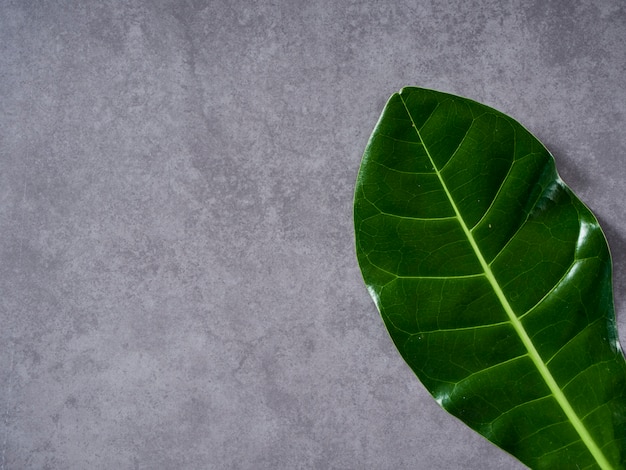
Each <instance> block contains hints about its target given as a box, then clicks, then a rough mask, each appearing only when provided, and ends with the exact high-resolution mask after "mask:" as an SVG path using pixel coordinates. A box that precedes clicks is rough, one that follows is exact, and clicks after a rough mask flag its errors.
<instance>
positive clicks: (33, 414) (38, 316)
mask: <svg viewBox="0 0 626 470" xmlns="http://www.w3.org/2000/svg"><path fill="white" fill-rule="evenodd" d="M0 5H1V7H0V469H3V470H4V469H31V468H32V469H76V470H80V469H116V468H119V469H179V468H180V469H205V468H210V469H277V468H280V469H283V468H284V469H298V468H302V469H309V468H312V469H313V468H316V469H425V470H426V469H427V470H430V469H434V470H436V469H461V468H462V469H466V470H470V469H480V470H484V469H519V468H523V467H522V466H521V465H520V464H519V463H517V462H516V461H515V460H514V459H512V458H511V457H509V456H508V455H506V454H504V453H503V452H501V451H499V450H498V449H496V448H495V447H493V446H492V445H491V444H489V443H488V442H486V441H485V440H483V439H482V438H481V437H479V436H478V435H476V434H474V433H473V432H472V431H470V430H469V429H467V428H466V427H465V426H464V425H462V424H461V423H460V422H458V421H457V420H456V419H454V418H452V417H450V416H449V415H447V414H446V413H445V412H444V411H442V410H441V409H440V408H439V407H438V406H437V405H436V403H435V402H434V401H433V400H432V399H431V398H430V396H429V395H428V394H427V393H426V392H425V391H424V389H423V387H422V386H421V385H420V384H419V382H418V381H417V379H416V378H415V377H414V376H413V375H412V373H411V372H410V371H409V370H408V368H407V367H406V365H405V364H404V363H403V361H402V360H401V358H400V357H399V355H398V354H397V352H396V351H395V349H394V347H393V346H392V344H391V342H390V340H389V338H388V336H387V333H386V331H385V329H384V327H383V325H382V322H381V320H380V319H379V317H378V313H377V312H376V310H375V307H374V305H373V303H372V302H371V300H370V298H369V296H368V294H367V291H366V289H365V287H364V285H363V283H362V281H361V277H360V273H359V270H358V267H357V264H356V260H355V256H354V253H353V252H354V248H353V234H352V189H353V184H354V180H355V177H356V174H357V170H358V166H359V162H360V158H361V153H362V151H363V149H364V147H365V144H366V142H367V138H368V136H369V133H370V132H371V130H372V128H373V127H374V125H375V123H376V120H377V118H378V116H379V113H380V111H381V110H382V107H383V105H384V103H385V101H386V100H387V98H388V96H389V95H390V94H391V93H393V92H394V91H396V90H398V89H399V88H401V87H402V86H405V85H417V86H423V87H429V88H435V89H439V90H442V91H448V92H452V93H456V94H461V95H464V96H468V97H471V98H473V99H475V100H478V101H481V102H484V103H486V104H489V105H491V106H494V107H496V108H498V109H500V110H502V111H504V112H505V113H507V114H510V115H511V116H513V117H515V118H517V119H518V120H519V121H520V122H522V123H523V124H524V125H525V126H526V127H528V128H529V129H530V130H531V131H532V132H534V133H535V134H536V135H537V136H538V137H539V138H540V139H541V140H542V141H543V142H544V143H545V144H546V145H547V146H548V148H550V149H551V150H552V152H553V153H554V154H555V157H556V159H557V165H558V167H559V169H560V172H561V174H562V176H563V179H564V180H565V181H566V182H567V183H569V184H570V185H571V186H572V188H573V189H574V190H575V191H576V192H577V194H578V195H579V196H580V197H581V198H582V199H583V200H584V201H585V202H586V203H587V204H588V205H589V206H590V207H591V208H592V210H594V211H595V213H596V214H597V215H598V217H599V219H600V220H601V222H602V224H603V227H604V228H605V231H606V233H607V237H608V239H609V243H610V245H611V248H612V251H613V253H614V263H615V275H616V279H615V288H616V302H617V315H618V323H619V324H620V326H621V338H622V341H624V340H625V339H626V294H625V289H624V288H625V284H626V205H624V204H623V200H624V194H625V193H626V172H625V171H624V170H625V163H624V161H625V160H624V156H625V155H626V134H625V133H624V127H625V124H626V120H625V112H626V87H625V86H624V83H625V76H624V75H625V72H626V47H625V44H626V11H625V7H624V2H623V1H622V0H608V1H602V2H600V1H565V0H564V1H560V2H556V1H554V2H551V1H545V0H537V1H502V0H490V1H477V0H474V1H461V0H458V1H448V2H443V1H436V0H430V1H418V0H413V1H411V0H403V1H398V2H392V1H385V2H379V1H367V2H361V1H359V2H357V1H342V2H336V1H334V0H308V1H303V0H299V1H284V2H280V1H276V0H260V1H256V2H245V1H238V2H237V1H232V0H231V1H225V0H213V1H204V2H203V1H199V0H186V1H185V0H180V1H172V0H170V1H168V0H160V1H148V0H146V1H133V0H126V1H113V0H105V1H102V0H97V1H96V0H88V1H87V0H75V1H69V0H68V1H46V0H40V1H34V0H13V1H12V0H0Z"/></svg>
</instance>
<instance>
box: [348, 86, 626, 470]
mask: <svg viewBox="0 0 626 470" xmlns="http://www.w3.org/2000/svg"><path fill="white" fill-rule="evenodd" d="M354 221H355V229H356V249H357V255H358V260H359V264H360V267H361V271H362V273H363V278H364V280H365V283H366V284H367V287H368V289H369V291H370V293H371V295H372V297H373V299H374V301H375V303H376V305H377V307H378V309H379V311H380V313H381V315H382V318H383V320H384V322H385V324H386V326H387V329H388V330H389V333H390V335H391V337H392V339H393V341H394V342H395V344H396V346H397V348H398V350H399V351H400V353H401V354H402V356H403V357H404V359H405V360H406V361H407V363H408V364H409V366H410V367H411V368H412V369H413V370H414V371H415V373H416V374H417V376H418V377H419V379H420V380H421V381H422V383H423V384H424V385H425V386H426V388H427V389H428V390H429V391H430V393H431V394H432V395H433V396H434V397H435V399H436V400H437V402H439V403H440V404H441V406H442V407H444V408H445V409H446V410H448V411H449V412H450V413H452V414H453V415H455V416H457V417H458V418H460V419H461V420H463V421H464V422H465V423H466V424H468V425H469V426H470V427H472V428H473V429H475V430H476V431H478V432H479V433H481V434H482V435H483V436H485V437H486V438H487V439H489V440H491V441H492V442H494V443H495V444H497V445H498V446H500V447H501V448H503V449H505V450H506V451H508V452H510V453H511V454H513V455H514V456H516V457H517V458H518V459H519V460H521V461H522V462H524V463H525V464H526V465H528V466H530V467H532V468H546V469H569V468H572V469H574V468H580V469H588V468H602V469H617V468H626V362H625V361H624V357H623V355H622V351H621V348H620V346H619V342H618V337H617V333H616V329H615V313H614V307H613V294H612V286H611V282H612V281H611V258H610V255H609V251H608V248H607V245H606V241H605V238H604V235H603V233H602V231H601V229H600V227H599V225H598V222H597V220H596V218H595V217H594V216H593V214H592V213H591V212H590V211H589V209H588V208H587V207H586V206H585V205H584V204H583V203H582V202H581V201H580V200H579V199H578V198H577V197H576V196H575V195H574V194H573V193H572V191H571V190H570V189H569V188H568V187H567V186H566V185H565V184H564V183H563V181H562V180H561V179H560V178H559V176H558V174H557V172H556V170H555V166H554V159H553V158H552V156H551V155H550V153H549V152H548V151H547V150H546V149H545V148H544V146H543V145H542V144H541V143H540V142H539V141H538V140H537V139H536V138H535V137H533V136H532V135H531V134H530V133H529V132H528V131H527V130H526V129H524V128H523V127H522V126H521V125H520V124H519V123H517V122H516V121H515V120H513V119H511V118H510V117H508V116H506V115H504V114H502V113H500V112H498V111H496V110H494V109H491V108H489V107H487V106H484V105H481V104H479V103H476V102H474V101H471V100H468V99H465V98H460V97H457V96H453V95H449V94H445V93H440V92H436V91H431V90H424V89H419V88H405V89H403V90H402V91H401V92H400V93H396V94H394V95H393V96H392V97H391V98H390V100H389V102H388V103H387V105H386V107H385V109H384V111H383V114H382V116H381V117H380V120H379V122H378V124H377V126H376V128H375V130H374V132H373V134H372V136H371V138H370V141H369V143H368V146H367V149H366V151H365V154H364V156H363V162H362V164H361V169H360V172H359V176H358V180H357V184H356V191H355V202H354Z"/></svg>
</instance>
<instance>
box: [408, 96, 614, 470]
mask: <svg viewBox="0 0 626 470" xmlns="http://www.w3.org/2000/svg"><path fill="white" fill-rule="evenodd" d="M398 97H399V98H400V101H401V102H402V105H403V106H404V109H405V111H406V113H407V115H408V116H409V119H410V120H411V125H412V126H413V129H414V130H415V133H416V134H417V137H418V139H419V140H420V142H421V144H422V147H423V148H424V151H425V152H426V155H427V156H428V159H429V160H430V162H431V164H432V166H433V169H434V171H435V174H436V175H437V178H438V179H439V182H440V183H441V187H442V188H443V190H444V191H445V193H446V196H447V198H448V200H449V201H450V205H451V206H452V208H453V209H454V213H455V217H456V218H457V220H458V221H459V224H460V225H461V228H462V230H463V233H465V236H466V237H467V240H468V241H469V243H470V245H471V247H472V249H473V250H474V254H475V255H476V257H477V259H478V261H479V263H480V265H481V267H482V268H483V271H484V273H485V277H486V278H487V280H488V281H489V284H490V285H491V287H492V289H493V290H494V293H495V294H496V297H497V298H498V300H499V301H500V304H501V305H502V308H503V309H504V311H505V312H506V314H507V316H508V318H509V322H510V323H511V325H512V326H513V329H514V330H515V332H516V333H517V335H518V336H519V338H520V340H521V341H522V343H523V344H524V347H525V348H526V350H527V351H528V356H529V357H530V359H531V360H532V362H533V364H534V365H535V367H536V368H537V370H538V372H539V374H540V375H541V377H542V378H543V380H544V381H545V383H546V385H547V386H548V388H549V389H550V393H551V394H552V396H553V397H554V399H555V400H556V402H557V403H558V404H559V406H560V407H561V409H562V410H563V412H564V413H565V415H566V416H567V418H568V419H569V421H570V423H571V424H572V426H573V427H574V429H575V430H576V432H577V433H578V435H579V436H580V439H581V441H582V442H583V443H584V444H585V446H586V447H587V449H588V450H589V452H590V453H591V455H592V456H593V458H594V459H595V460H596V462H597V463H598V465H599V466H600V468H601V469H602V470H613V466H612V465H611V464H610V463H609V461H608V460H607V458H606V456H605V455H604V453H603V452H602V450H601V449H600V448H599V447H598V445H597V444H596V442H595V441H594V439H593V437H592V436H591V434H590V433H589V431H588V430H587V428H586V426H585V425H584V423H583V422H582V421H581V419H580V418H579V417H578V415H577V414H576V411H574V408H572V405H571V404H570V402H569V400H568V399H567V397H566V396H565V394H564V393H563V390H561V388H560V387H559V385H558V384H557V383H556V380H555V379H554V377H553V376H552V373H551V372H550V370H549V369H548V366H547V365H546V363H545V362H543V359H541V356H540V355H539V352H538V351H537V349H536V348H535V345H534V344H533V342H532V340H531V339H530V336H528V333H527V332H526V329H525V328H524V326H523V325H522V322H521V321H520V320H519V318H518V317H517V315H516V314H515V311H514V310H513V308H512V307H511V305H510V304H509V301H508V299H507V298H506V295H505V294H504V291H503V290H502V288H501V287H500V284H499V283H498V281H497V279H496V277H495V276H494V274H493V271H492V270H491V266H490V265H489V263H487V261H486V260H485V258H484V256H483V254H482V252H481V251H480V248H479V247H478V244H477V243H476V240H475V239H474V236H473V235H472V232H471V231H470V229H469V228H468V227H467V225H466V224H465V220H464V219H463V217H462V216H461V212H460V211H459V208H458V207H457V205H456V203H455V201H454V199H453V198H452V194H451V193H450V191H449V190H448V186H447V185H446V183H445V181H444V180H443V177H442V175H441V172H440V170H439V169H438V168H437V165H436V164H435V161H434V159H433V158H432V156H431V155H430V152H429V151H428V147H427V146H426V143H425V142H424V140H423V139H422V135H421V133H420V131H419V129H418V128H417V125H416V124H415V121H414V120H413V116H412V114H411V112H410V111H409V108H408V107H407V104H406V102H405V101H404V98H403V97H402V95H400V94H398Z"/></svg>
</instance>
